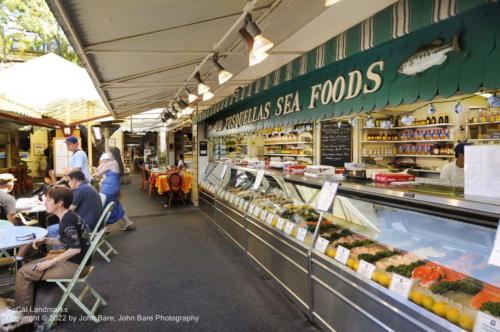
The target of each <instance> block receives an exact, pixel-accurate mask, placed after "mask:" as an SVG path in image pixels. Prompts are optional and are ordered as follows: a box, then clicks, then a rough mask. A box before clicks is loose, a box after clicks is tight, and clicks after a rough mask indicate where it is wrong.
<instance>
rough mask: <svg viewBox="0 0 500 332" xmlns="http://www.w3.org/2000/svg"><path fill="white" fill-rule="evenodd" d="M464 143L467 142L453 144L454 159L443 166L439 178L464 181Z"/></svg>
mask: <svg viewBox="0 0 500 332" xmlns="http://www.w3.org/2000/svg"><path fill="white" fill-rule="evenodd" d="M466 145H469V144H468V143H465V142H461V143H458V144H457V145H456V146H455V149H454V150H455V160H454V161H452V162H450V163H448V164H446V165H444V166H443V168H442V169H441V174H440V175H439V178H440V179H441V180H451V181H455V182H464V160H465V152H464V150H465V146H466Z"/></svg>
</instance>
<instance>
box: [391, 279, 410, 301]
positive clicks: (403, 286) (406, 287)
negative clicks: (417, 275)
mask: <svg viewBox="0 0 500 332" xmlns="http://www.w3.org/2000/svg"><path fill="white" fill-rule="evenodd" d="M412 284H413V282H412V280H411V279H409V278H406V277H403V276H401V275H399V274H397V273H393V274H392V279H391V284H390V286H389V289H390V290H391V291H393V292H394V293H396V294H399V295H401V296H402V297H404V298H405V299H407V298H408V294H410V289H411V286H412Z"/></svg>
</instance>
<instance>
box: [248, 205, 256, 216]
mask: <svg viewBox="0 0 500 332" xmlns="http://www.w3.org/2000/svg"><path fill="white" fill-rule="evenodd" d="M253 209H255V205H253V204H250V207H249V208H248V213H249V214H253Z"/></svg>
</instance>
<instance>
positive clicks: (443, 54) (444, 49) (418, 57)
mask: <svg viewBox="0 0 500 332" xmlns="http://www.w3.org/2000/svg"><path fill="white" fill-rule="evenodd" d="M458 37H459V34H458V33H457V34H455V35H454V36H453V39H452V41H451V42H450V43H447V44H444V41H443V39H441V38H438V39H434V40H433V41H432V42H430V43H429V44H428V45H424V46H423V47H421V48H419V49H418V50H417V51H416V53H415V54H413V55H412V56H411V57H410V58H409V59H408V60H406V61H405V62H403V64H402V65H401V67H399V69H398V72H399V73H400V74H404V75H408V76H414V75H416V74H418V73H422V72H424V71H426V70H427V69H429V68H431V67H434V66H439V65H441V64H443V63H444V62H445V61H446V59H447V58H448V56H447V54H448V53H449V52H460V45H459V41H458Z"/></svg>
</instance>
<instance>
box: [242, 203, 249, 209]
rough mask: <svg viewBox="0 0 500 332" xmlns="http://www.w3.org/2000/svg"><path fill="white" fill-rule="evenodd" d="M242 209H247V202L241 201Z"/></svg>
mask: <svg viewBox="0 0 500 332" xmlns="http://www.w3.org/2000/svg"><path fill="white" fill-rule="evenodd" d="M243 209H244V210H247V209H248V202H243Z"/></svg>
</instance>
